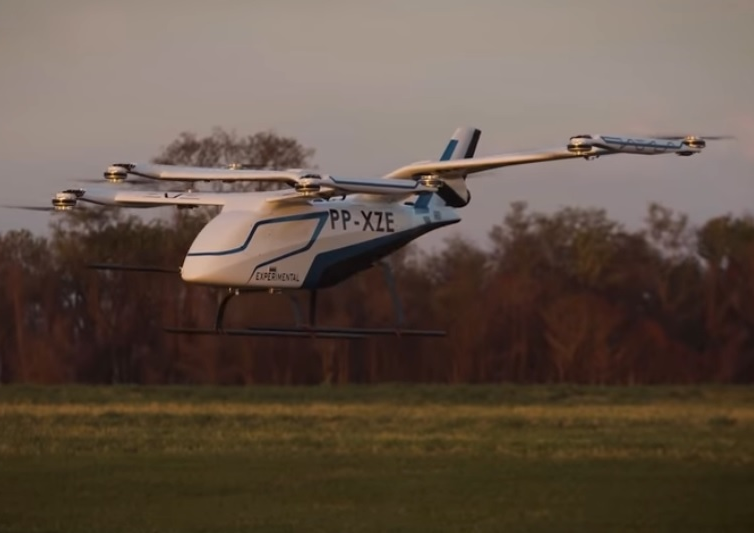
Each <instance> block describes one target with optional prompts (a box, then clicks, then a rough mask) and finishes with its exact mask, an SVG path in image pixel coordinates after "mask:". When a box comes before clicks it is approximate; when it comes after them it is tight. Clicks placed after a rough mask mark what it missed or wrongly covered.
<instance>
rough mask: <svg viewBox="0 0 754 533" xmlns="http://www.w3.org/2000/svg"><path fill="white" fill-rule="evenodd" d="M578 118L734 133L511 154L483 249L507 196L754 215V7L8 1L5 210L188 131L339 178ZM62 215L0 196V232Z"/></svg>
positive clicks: (474, 218) (534, 144)
mask: <svg viewBox="0 0 754 533" xmlns="http://www.w3.org/2000/svg"><path fill="white" fill-rule="evenodd" d="M461 125H467V126H476V127H479V128H480V129H481V130H482V131H483V133H482V138H481V141H480V144H479V148H478V151H477V153H478V154H479V155H488V154H494V153H501V152H506V151H517V150H522V149H530V148H538V147H543V148H544V147H552V146H562V145H565V143H566V142H567V139H568V137H569V136H570V135H574V134H577V133H606V134H609V133H614V134H640V133H646V132H653V131H654V132H660V133H662V132H670V133H675V132H683V133H686V132H689V133H698V134H717V133H731V134H735V135H737V136H738V138H739V139H738V141H735V142H726V143H718V144H715V145H712V146H708V148H707V150H706V151H705V152H704V153H703V154H701V155H699V156H693V157H688V158H682V157H676V156H661V157H640V156H616V157H611V158H605V159H602V160H597V161H594V162H586V161H583V160H575V161H563V162H555V163H544V164H538V165H530V166H526V167H514V168H510V169H507V170H502V171H498V172H494V173H488V174H484V175H482V176H484V177H481V176H479V177H476V178H474V181H473V183H471V190H472V195H473V202H472V204H471V205H470V206H469V207H468V208H465V209H464V211H463V215H464V217H465V220H464V221H463V222H462V223H461V224H460V225H456V226H452V227H450V228H448V229H446V230H442V231H443V232H445V233H441V234H440V235H439V237H429V236H428V237H424V238H422V240H424V241H426V242H428V243H430V244H433V243H436V242H439V238H440V237H443V236H446V235H448V234H452V233H454V232H459V231H460V232H462V233H463V234H464V235H468V236H469V237H471V238H475V239H478V240H480V242H483V240H484V238H485V236H486V233H487V230H488V229H489V228H490V227H491V226H492V225H493V224H495V223H497V222H499V221H500V220H501V219H502V217H503V216H504V215H505V213H506V212H507V210H508V205H509V203H510V202H511V201H514V200H526V201H528V202H529V203H530V205H531V206H532V207H533V208H536V209H544V210H551V209H554V208H557V207H559V206H561V205H579V206H599V207H605V208H606V209H608V211H609V213H610V214H611V215H613V216H614V217H616V218H618V219H620V220H622V221H625V222H627V223H629V224H636V223H638V222H639V221H640V220H641V219H642V218H643V216H644V213H645V211H646V206H647V203H648V202H649V201H651V200H657V201H660V202H662V203H664V204H666V205H668V206H671V207H673V208H677V209H680V210H683V211H686V212H688V213H689V214H690V215H691V216H692V218H693V219H695V220H701V219H702V218H704V217H708V216H712V215H716V214H722V213H725V212H728V211H733V212H735V213H740V212H743V211H744V210H747V209H749V210H753V209H752V208H753V204H754V1H751V0H716V1H714V2H711V1H709V0H631V1H620V2H618V1H615V0H568V1H565V0H550V1H547V0H521V1H502V0H489V1H483V0H476V1H474V0H464V1H463V2H459V1H458V0H453V1H445V0H422V1H408V0H397V1H389V0H380V1H375V2H360V1H357V0H350V1H349V0H343V1H335V0H316V1H311V0H295V1H294V0H291V1H286V0H270V1H263V0H256V1H217V0H216V1H212V2H209V1H206V2H190V1H180V2H179V1H177V0H176V1H171V2H168V1H157V0H152V1H149V2H146V1H137V0H134V1H129V2H124V1H121V2H110V1H106V0H103V1H92V2H84V1H73V0H68V1H63V0H60V1H52V0H50V1H46V2H45V1H34V0H24V1H20V0H18V1H12V0H0V176H1V177H2V183H3V185H4V189H3V196H4V197H3V199H2V202H0V203H6V204H7V203H37V204H41V205H47V204H48V202H49V198H50V197H51V195H52V194H53V193H54V192H56V191H58V190H60V189H62V188H66V187H67V186H69V185H70V184H74V183H75V181H74V180H75V179H76V178H98V177H100V176H101V175H102V170H103V169H104V167H105V166H106V165H107V164H108V163H111V162H113V161H145V160H148V159H149V158H151V157H152V156H154V155H156V154H157V153H158V152H159V151H160V150H161V148H162V147H164V146H165V145H167V144H168V143H169V142H170V141H172V140H173V139H174V138H175V137H176V136H177V135H178V133H180V132H181V131H184V130H190V131H194V132H196V133H198V134H207V133H209V132H210V131H211V129H212V127H213V126H221V127H223V128H226V129H235V130H236V131H237V132H238V133H241V134H247V133H255V132H257V131H260V130H264V129H268V128H274V129H275V130H276V131H277V132H279V133H280V134H284V135H290V136H294V137H296V138H298V139H299V140H300V141H301V142H302V143H303V144H305V145H307V146H311V147H313V148H315V149H316V150H317V152H316V156H315V162H316V164H317V165H318V166H319V168H320V169H321V170H322V171H324V172H328V173H332V174H337V175H350V176H375V175H382V174H384V173H386V172H389V171H390V170H392V169H393V168H395V167H398V166H401V165H403V164H405V163H409V162H412V161H415V160H419V159H433V158H437V157H439V155H440V153H441V151H442V148H443V147H444V145H445V143H446V142H447V138H448V137H449V136H450V135H451V134H452V132H453V130H454V129H455V128H456V127H457V126H461ZM50 216H51V215H47V214H44V213H30V212H20V211H13V210H7V209H0V231H5V230H8V229H12V228H23V227H28V228H31V229H33V230H34V231H38V232H44V231H45V229H46V227H47V221H48V220H49V217H50Z"/></svg>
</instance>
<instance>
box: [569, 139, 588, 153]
mask: <svg viewBox="0 0 754 533" xmlns="http://www.w3.org/2000/svg"><path fill="white" fill-rule="evenodd" d="M593 147H594V138H593V137H592V136H591V135H574V136H573V137H571V138H570V139H569V140H568V145H567V146H566V148H567V149H568V151H569V152H573V153H575V154H584V153H587V152H591V151H592V148H593Z"/></svg>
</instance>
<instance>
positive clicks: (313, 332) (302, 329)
mask: <svg viewBox="0 0 754 533" xmlns="http://www.w3.org/2000/svg"><path fill="white" fill-rule="evenodd" d="M379 266H380V267H381V268H382V270H383V273H384V275H385V282H386V283H387V286H388V291H389V292H390V298H391V301H392V305H393V313H394V316H395V325H394V327H391V328H349V327H342V328H338V327H330V326H317V294H318V290H317V289H313V290H310V291H309V313H308V316H307V318H308V321H307V323H304V322H303V320H302V319H301V317H302V313H301V306H300V303H299V300H298V299H297V298H296V297H295V296H294V295H293V294H291V293H288V292H284V294H285V295H286V296H287V297H288V300H289V302H290V304H291V310H292V312H293V318H294V326H293V327H288V326H259V327H249V328H241V329H228V328H225V326H224V320H225V311H226V309H227V307H228V303H230V301H231V300H232V299H233V298H235V297H236V296H239V295H241V294H244V293H249V292H261V291H260V290H259V289H251V290H244V289H229V290H228V293H227V294H226V295H225V296H224V297H223V299H222V300H221V301H220V304H219V305H218V308H217V314H216V315H215V327H214V328H213V329H192V328H165V331H167V332H169V333H184V334H191V335H234V336H261V337H304V338H317V337H319V338H329V339H360V338H364V337H368V336H372V335H391V336H397V337H444V336H445V335H446V332H445V331H437V330H425V329H406V328H404V325H405V316H404V314H403V308H402V306H401V302H400V299H399V297H398V290H397V288H396V285H395V278H394V277H393V273H392V270H391V269H390V265H388V264H387V263H385V262H380V263H379ZM271 292H272V291H271ZM275 292H278V291H275ZM279 292H282V291H279Z"/></svg>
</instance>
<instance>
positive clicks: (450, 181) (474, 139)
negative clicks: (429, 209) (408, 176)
mask: <svg viewBox="0 0 754 533" xmlns="http://www.w3.org/2000/svg"><path fill="white" fill-rule="evenodd" d="M481 135H482V132H481V131H480V130H478V129H476V128H458V129H457V130H456V131H455V133H454V134H453V137H451V138H450V141H448V144H447V146H446V147H445V150H444V151H443V153H442V155H441V156H440V161H449V160H451V159H468V158H470V157H474V153H475V152H476V145H477V143H478V142H479V137H481ZM437 195H438V196H439V197H440V198H441V199H442V200H443V201H444V202H445V203H446V204H447V205H449V206H451V207H463V206H465V205H467V204H468V203H469V201H471V193H470V192H469V190H468V188H466V176H465V175H462V176H458V177H453V178H445V179H444V180H443V184H442V186H441V187H440V188H439V189H438V190H437Z"/></svg>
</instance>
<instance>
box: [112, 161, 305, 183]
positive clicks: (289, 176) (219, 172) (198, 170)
mask: <svg viewBox="0 0 754 533" xmlns="http://www.w3.org/2000/svg"><path fill="white" fill-rule="evenodd" d="M302 175H304V173H302V172H301V171H297V170H246V169H235V168H209V167H181V166H175V165H153V164H150V163H115V164H113V165H110V166H109V167H108V168H107V170H106V171H105V179H107V180H108V181H123V180H124V179H126V178H127V177H128V176H140V177H142V178H148V179H153V180H159V181H223V182H232V181H267V182H283V183H289V184H295V182H296V181H297V180H298V179H299V178H300V177H302Z"/></svg>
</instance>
